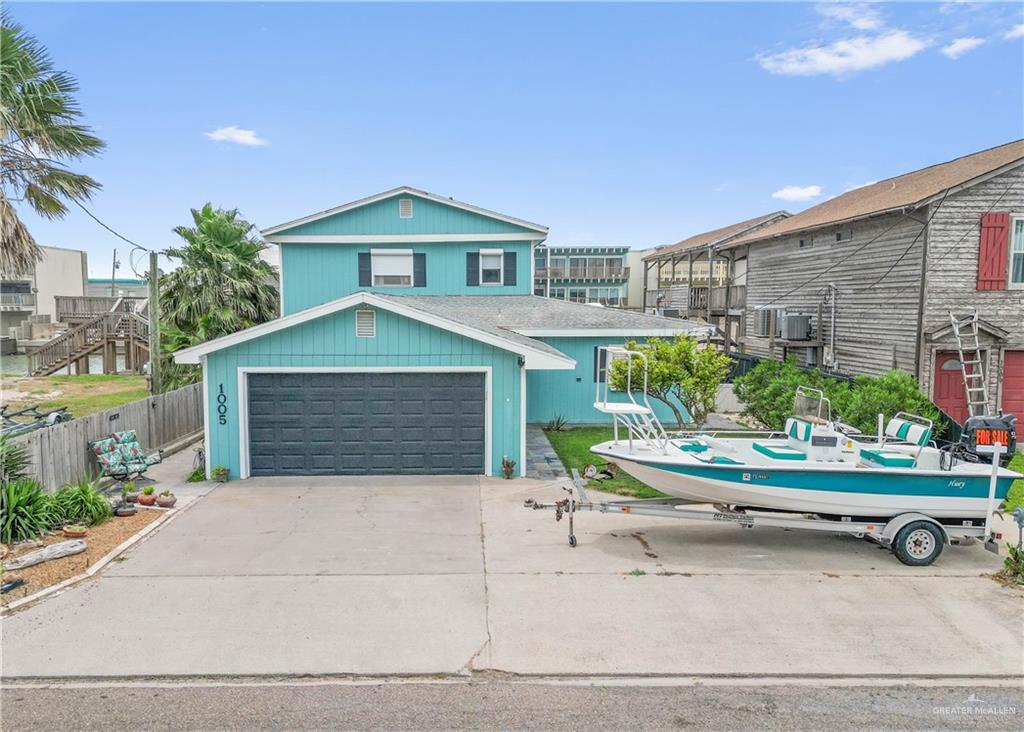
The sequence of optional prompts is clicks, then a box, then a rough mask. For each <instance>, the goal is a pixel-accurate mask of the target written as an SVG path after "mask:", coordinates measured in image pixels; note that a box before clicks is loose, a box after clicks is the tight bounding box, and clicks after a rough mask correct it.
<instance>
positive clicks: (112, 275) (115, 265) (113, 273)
mask: <svg viewBox="0 0 1024 732" xmlns="http://www.w3.org/2000/svg"><path fill="white" fill-rule="evenodd" d="M119 266H121V263H120V262H118V261H117V250H116V249H115V250H114V261H113V264H112V265H111V267H110V296H111V297H117V293H116V292H114V280H116V279H117V268H118V267H119Z"/></svg>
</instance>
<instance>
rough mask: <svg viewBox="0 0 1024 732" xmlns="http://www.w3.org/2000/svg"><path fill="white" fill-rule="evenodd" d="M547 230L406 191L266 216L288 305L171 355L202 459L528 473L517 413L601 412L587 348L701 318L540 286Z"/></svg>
mask: <svg viewBox="0 0 1024 732" xmlns="http://www.w3.org/2000/svg"><path fill="white" fill-rule="evenodd" d="M547 233H548V230H547V228H546V227H544V226H540V225H538V224H534V223H531V222H529V221H524V220H522V219H518V218H514V217H512V216H506V215H504V214H499V213H495V212H493V211H488V210H486V209H482V208H479V207H477V206H472V205H469V204H466V203H461V202H459V201H455V200H452V199H450V198H445V197H442V196H438V195H435V194H431V193H427V192H425V191H420V190H417V189H414V188H408V187H402V188H396V189H394V190H391V191H387V192H385V193H381V194H378V195H375V196H370V197H368V198H364V199H361V200H359V201H355V202H353V203H349V204H345V205H343V206H339V207H337V208H333V209H330V210H328V211H323V212H321V213H317V214H313V215H311V216H306V217H304V218H301V219H297V220H295V221H290V222H288V223H285V224H281V225H279V226H274V227H271V228H269V229H266V230H264V231H263V235H264V237H265V238H266V240H267V241H268V242H271V243H272V244H274V245H276V246H278V247H279V248H280V255H281V256H280V290H281V317H280V318H278V319H276V320H273V321H271V322H269V323H264V324H262V325H259V326H256V327H254V328H250V329H248V330H244V331H240V332H238V333H234V334H232V335H229V336H225V337H223V338H218V339H216V340H212V341H208V342H206V343H203V344H201V345H198V346H194V347H192V348H188V349H185V350H182V351H179V352H178V353H176V354H175V359H176V360H177V361H178V362H179V363H191V364H199V365H201V366H202V369H203V393H204V398H205V405H206V425H205V431H206V434H205V437H206V446H207V450H206V454H207V470H208V472H209V470H210V467H211V466H224V467H227V468H228V469H229V470H230V472H231V475H232V477H236V478H237V477H241V478H247V477H249V476H270V475H362V474H378V475H379V474H440V475H445V474H482V475H500V474H501V466H502V461H503V460H505V459H508V460H511V461H515V463H516V466H517V467H516V472H517V473H519V474H521V475H522V474H525V466H526V460H525V459H524V456H525V446H526V439H525V435H526V425H527V423H528V422H544V421H546V420H548V419H551V418H552V417H555V416H556V415H561V416H563V417H564V418H565V419H566V420H567V421H569V422H574V423H587V422H603V421H605V420H604V415H603V414H601V413H600V412H598V411H597V410H596V409H594V406H593V405H594V399H595V393H596V387H597V386H598V384H599V383H600V381H601V380H602V379H603V378H604V373H603V370H602V368H601V364H599V363H598V362H597V357H596V356H597V347H598V346H601V345H607V344H616V343H623V342H625V341H626V340H629V339H638V340H643V339H645V338H648V337H651V336H662V337H670V336H674V335H676V334H678V333H690V334H695V335H696V334H703V333H705V332H706V331H707V328H706V326H703V325H700V324H695V323H690V322H686V321H681V320H675V319H668V318H660V317H656V316H652V315H643V314H639V313H633V312H628V311H624V310H619V309H615V308H605V307H600V306H596V305H584V304H578V303H573V302H567V301H557V300H551V299H548V298H543V297H537V296H535V295H533V294H532V288H533V281H534V271H533V267H534V256H533V255H534V249H535V247H537V245H538V244H540V243H541V242H543V241H544V240H545V239H546V238H547ZM620 396H621V395H620ZM666 412H667V410H666Z"/></svg>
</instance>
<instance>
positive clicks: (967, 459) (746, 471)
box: [591, 347, 1022, 525]
mask: <svg viewBox="0 0 1024 732" xmlns="http://www.w3.org/2000/svg"><path fill="white" fill-rule="evenodd" d="M606 350H607V351H608V353H607V356H606V363H608V365H609V366H608V368H609V371H610V369H611V365H612V363H613V361H614V360H615V359H617V358H625V359H627V360H628V361H629V378H630V380H632V378H633V372H634V370H636V371H639V367H640V366H641V365H642V366H643V369H644V375H643V378H644V385H643V389H642V390H638V391H639V394H640V399H639V401H638V400H637V398H636V397H635V396H634V392H633V390H632V388H631V387H632V383H630V384H629V385H628V386H629V387H630V388H628V389H627V390H626V392H625V396H626V401H614V400H611V399H609V392H608V389H609V386H608V382H609V381H610V379H606V380H605V382H604V385H603V393H602V386H601V385H600V384H599V385H598V395H597V400H596V402H595V404H594V406H595V408H597V409H598V410H599V411H602V412H604V413H606V414H609V415H611V417H612V419H613V423H614V426H615V437H614V439H612V440H611V441H608V442H602V443H600V444H598V445H594V446H593V447H592V448H591V451H592V452H594V453H595V454H597V455H600V456H602V457H604V458H605V459H606V460H608V461H609V462H614V463H615V464H616V465H618V466H619V467H620V468H621V469H623V470H625V471H626V472H628V473H629V474H630V475H633V476H634V477H636V478H637V479H638V480H641V481H643V482H644V483H646V484H648V485H650V486H651V487H653V488H656V489H657V490H659V491H661V492H663V493H666V494H668V495H670V496H673V497H675V498H678V499H682V500H684V501H688V502H693V503H712V504H717V505H721V506H727V507H733V508H740V509H742V508H748V507H749V508H757V509H770V510H775V511H785V512H793V513H800V514H813V515H816V516H820V517H822V518H835V519H838V520H843V519H854V518H856V519H874V520H884V519H887V518H891V517H894V516H899V515H903V514H908V513H920V514H923V515H925V516H928V517H932V518H935V519H937V520H939V521H940V522H941V523H944V524H949V523H954V522H962V523H965V524H967V525H970V524H971V523H973V522H975V521H977V522H985V520H986V519H987V518H988V516H989V514H990V513H991V512H992V511H993V510H994V508H995V507H996V505H998V502H1000V501H1002V500H1003V499H1004V498H1005V497H1006V493H1007V491H1008V490H1009V487H1010V484H1011V483H1012V482H1013V480H1014V479H1016V478H1020V477H1022V476H1021V475H1020V474H1018V473H1015V472H1013V471H1011V470H1007V469H1006V468H1004V467H1001V466H1000V465H999V460H998V455H996V457H986V452H987V453H988V455H991V454H992V449H993V444H992V443H994V442H1000V441H1001V442H1000V444H1001V446H1002V451H1003V452H1005V451H1006V450H1007V449H1009V450H1011V451H1012V446H1013V442H1014V439H1015V434H1014V419H1013V417H999V418H988V420H989V421H988V422H986V423H985V424H986V426H987V429H986V430H985V431H984V432H983V431H981V430H978V431H976V433H972V438H977V436H978V435H983V439H982V440H981V441H982V442H988V443H989V445H988V446H986V445H984V444H982V445H981V446H977V445H975V444H974V443H969V442H964V443H962V444H959V445H953V446H949V447H946V448H943V449H940V448H939V447H938V446H937V445H936V444H935V442H934V441H933V439H932V438H933V425H932V423H931V421H930V420H927V419H924V418H922V417H918V416H915V415H911V414H906V413H902V412H901V413H899V414H897V415H895V416H893V417H892V418H891V419H889V420H888V421H887V423H886V424H885V427H884V429H883V428H882V426H881V425H882V421H883V420H882V419H881V416H880V420H879V430H878V434H877V435H875V436H873V437H865V436H864V435H861V434H859V433H857V432H856V430H853V429H852V428H850V427H848V426H846V425H842V424H840V423H838V422H835V421H833V419H832V415H831V405H830V404H829V402H828V399H826V398H825V397H824V396H823V395H822V393H821V392H820V391H817V390H813V389H800V390H798V395H797V405H796V408H795V409H794V415H793V416H792V417H790V418H789V419H788V420H787V421H786V425H785V428H784V429H783V430H781V431H778V432H747V431H744V432H729V433H704V432H702V433H689V434H681V435H679V436H671V437H670V436H669V435H668V434H666V432H665V430H664V429H663V428H662V426H661V423H660V422H659V421H658V418H657V417H656V416H655V414H654V410H653V409H652V408H651V405H650V402H649V401H648V397H647V388H646V379H647V374H646V359H645V357H644V356H643V354H642V353H639V352H636V351H627V350H625V349H623V348H617V347H609V348H607V349H606ZM634 361H637V363H634ZM986 447H987V450H986ZM996 452H997V453H998V452H999V451H998V450H996Z"/></svg>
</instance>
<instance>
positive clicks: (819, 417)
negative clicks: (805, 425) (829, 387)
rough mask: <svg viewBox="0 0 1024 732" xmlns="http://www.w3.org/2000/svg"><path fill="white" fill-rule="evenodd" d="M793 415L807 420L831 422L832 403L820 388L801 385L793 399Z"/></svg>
mask: <svg viewBox="0 0 1024 732" xmlns="http://www.w3.org/2000/svg"><path fill="white" fill-rule="evenodd" d="M793 416H794V417H796V418H798V419H802V420H805V421H807V422H831V421H832V403H831V402H830V401H829V400H828V399H827V398H826V397H825V395H824V394H823V393H822V392H821V390H820V389H811V388H810V387H806V386H800V387H797V390H796V397H795V398H794V400H793Z"/></svg>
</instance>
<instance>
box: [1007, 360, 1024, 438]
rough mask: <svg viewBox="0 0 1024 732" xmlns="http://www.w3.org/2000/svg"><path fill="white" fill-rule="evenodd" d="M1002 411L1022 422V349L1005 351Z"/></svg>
mask: <svg viewBox="0 0 1024 732" xmlns="http://www.w3.org/2000/svg"><path fill="white" fill-rule="evenodd" d="M1003 412H1004V413H1006V414H1015V415H1017V422H1018V424H1020V423H1022V422H1024V351H1007V352H1006V358H1005V361H1004V362H1003Z"/></svg>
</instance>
